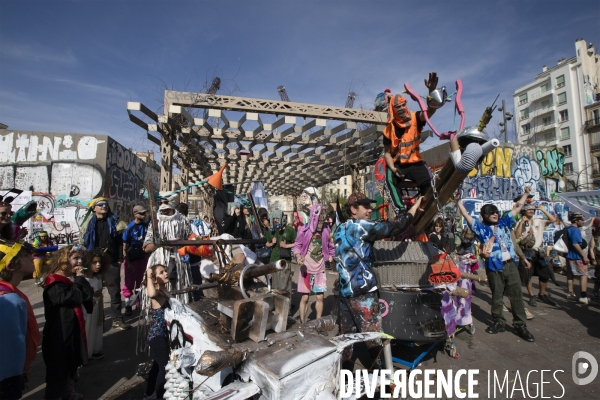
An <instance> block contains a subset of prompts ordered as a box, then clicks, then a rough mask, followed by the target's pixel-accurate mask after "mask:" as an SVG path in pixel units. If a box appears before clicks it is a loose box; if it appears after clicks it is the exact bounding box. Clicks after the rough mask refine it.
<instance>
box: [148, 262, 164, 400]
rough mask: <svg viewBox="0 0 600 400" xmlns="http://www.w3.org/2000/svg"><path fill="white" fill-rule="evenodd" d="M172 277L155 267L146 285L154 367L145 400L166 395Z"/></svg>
mask: <svg viewBox="0 0 600 400" xmlns="http://www.w3.org/2000/svg"><path fill="white" fill-rule="evenodd" d="M167 283H169V274H168V273H167V270H166V268H165V266H164V265H160V264H157V265H153V266H152V267H150V268H148V269H147V270H146V276H145V279H144V282H143V283H142V284H143V285H145V286H146V292H147V294H148V298H149V299H150V300H151V308H150V312H149V321H150V322H149V325H150V326H149V327H148V337H147V340H148V344H149V345H150V351H151V353H152V357H154V364H152V369H151V370H150V374H149V376H148V386H147V387H146V394H145V395H144V398H145V399H161V398H162V397H163V395H164V393H165V383H166V370H165V368H166V366H167V363H168V362H169V331H168V328H167V322H166V321H165V309H167V308H169V299H170V298H171V296H170V294H169V292H167V289H166V285H167Z"/></svg>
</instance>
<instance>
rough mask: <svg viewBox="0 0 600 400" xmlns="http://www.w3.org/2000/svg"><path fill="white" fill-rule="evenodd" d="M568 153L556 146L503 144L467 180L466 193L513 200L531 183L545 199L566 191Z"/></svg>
mask: <svg viewBox="0 0 600 400" xmlns="http://www.w3.org/2000/svg"><path fill="white" fill-rule="evenodd" d="M564 164H565V155H564V153H563V152H562V151H560V150H558V149H557V148H556V147H537V146H527V145H510V144H503V145H502V146H501V147H498V148H496V149H494V151H492V152H490V153H489V154H488V155H487V156H486V157H485V158H484V160H483V161H482V162H481V164H480V165H479V168H477V169H475V170H473V171H472V172H471V173H470V174H469V177H468V178H467V179H465V181H464V183H463V196H465V197H471V198H477V199H481V200H512V199H514V198H515V197H516V196H518V195H519V194H521V193H523V188H524V187H525V186H531V189H532V193H538V194H539V198H540V199H541V200H546V201H549V200H551V199H555V198H556V192H560V191H564V190H565V176H564V169H563V168H564Z"/></svg>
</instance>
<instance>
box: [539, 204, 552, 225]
mask: <svg viewBox="0 0 600 400" xmlns="http://www.w3.org/2000/svg"><path fill="white" fill-rule="evenodd" d="M535 209H536V210H540V211H541V212H543V213H544V215H545V216H546V218H548V219H547V220H546V225H549V224H553V223H555V222H556V218H555V217H554V215H552V214H550V213H549V212H548V211H546V209H545V208H544V207H542V206H540V205H537V206H535Z"/></svg>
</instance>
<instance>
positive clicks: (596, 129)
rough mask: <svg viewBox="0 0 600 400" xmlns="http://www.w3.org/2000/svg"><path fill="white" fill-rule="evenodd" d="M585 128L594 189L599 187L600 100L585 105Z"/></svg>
mask: <svg viewBox="0 0 600 400" xmlns="http://www.w3.org/2000/svg"><path fill="white" fill-rule="evenodd" d="M585 116H586V120H585V130H586V132H587V134H588V135H589V136H588V137H589V141H590V152H591V158H592V168H591V178H592V184H593V186H594V189H597V188H600V101H596V102H594V103H592V104H590V105H587V106H586V107H585Z"/></svg>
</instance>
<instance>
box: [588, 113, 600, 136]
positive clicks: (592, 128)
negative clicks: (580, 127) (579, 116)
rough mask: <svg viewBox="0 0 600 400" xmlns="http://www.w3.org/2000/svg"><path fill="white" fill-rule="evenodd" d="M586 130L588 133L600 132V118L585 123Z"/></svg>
mask: <svg viewBox="0 0 600 400" xmlns="http://www.w3.org/2000/svg"><path fill="white" fill-rule="evenodd" d="M585 130H586V131H588V132H596V131H597V130H600V117H598V118H592V119H588V120H587V121H585Z"/></svg>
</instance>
